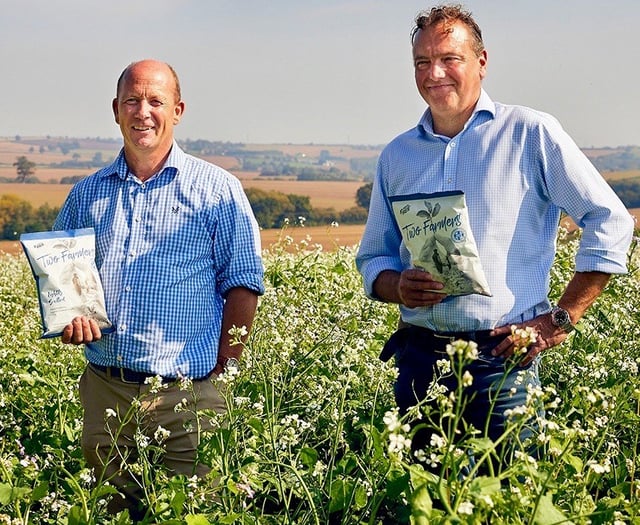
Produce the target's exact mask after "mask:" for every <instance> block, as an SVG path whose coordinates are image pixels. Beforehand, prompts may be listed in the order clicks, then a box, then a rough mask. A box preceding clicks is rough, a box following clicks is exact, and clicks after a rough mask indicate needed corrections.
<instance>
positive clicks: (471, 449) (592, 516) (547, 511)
mask: <svg viewBox="0 0 640 525" xmlns="http://www.w3.org/2000/svg"><path fill="white" fill-rule="evenodd" d="M576 243H577V239H573V238H566V237H565V236H564V235H561V238H560V240H559V255H558V258H557V261H556V264H555V265H554V271H553V274H552V286H553V290H552V294H553V295H554V297H557V295H558V294H559V293H560V290H561V289H562V287H563V286H564V284H565V283H566V282H567V280H568V279H569V278H570V276H571V274H572V260H573V255H574V254H575V249H576ZM354 255H355V253H354V250H353V249H345V248H337V249H336V250H335V251H333V252H323V251H322V249H321V248H320V247H316V246H313V245H311V244H310V242H304V243H301V244H299V245H295V244H292V243H291V241H290V239H289V238H288V237H287V236H286V231H284V232H283V240H282V242H281V243H280V244H278V245H276V246H274V247H273V248H272V249H271V250H270V251H268V252H265V258H264V260H265V268H266V277H265V283H266V294H265V295H264V296H263V297H262V298H261V302H260V306H259V310H258V315H257V318H256V320H255V325H254V330H253V331H252V335H251V337H250V339H249V341H248V342H247V345H246V348H245V351H244V354H243V368H242V370H241V371H240V372H231V371H230V372H229V373H227V374H225V375H224V376H221V378H220V379H219V380H218V385H219V387H220V389H221V391H222V392H223V395H224V398H225V400H226V403H227V411H226V413H225V414H222V415H213V414H212V415H211V418H212V419H213V420H214V422H216V423H218V424H219V426H218V429H217V430H216V431H215V432H213V433H211V434H209V435H207V436H206V438H205V439H204V442H203V444H202V448H201V454H202V458H203V460H204V461H205V462H207V463H208V464H210V465H211V467H212V473H211V475H210V476H209V477H207V478H204V479H201V480H193V479H187V478H184V477H173V478H171V477H168V476H167V475H166V473H163V472H162V471H161V469H157V468H156V471H155V475H154V476H149V477H146V476H145V481H144V483H145V487H144V488H145V493H146V494H147V498H148V499H147V503H148V504H149V506H150V508H151V509H152V513H153V516H149V518H148V520H147V521H146V522H158V523H176V524H199V523H221V524H223V523H227V524H255V525H263V524H264V525H270V524H280V523H289V524H294V523H296V524H305V525H307V524H316V523H322V524H328V523H331V524H344V525H360V524H372V525H377V524H387V523H414V524H444V523H447V524H449V523H461V524H483V523H487V524H489V523H490V524H514V525H515V524H522V523H527V524H534V523H536V524H549V525H550V524H552V523H560V522H564V523H580V524H582V523H584V524H586V523H620V524H622V523H638V521H639V520H640V499H639V498H640V486H639V485H638V472H639V467H640V459H639V458H638V449H639V446H638V445H639V443H638V439H639V438H638V431H637V429H638V425H639V424H640V377H639V374H638V368H639V366H640V347H638V345H637V344H636V342H637V341H638V340H640V322H639V321H640V319H639V312H638V307H637V305H638V304H639V300H640V284H639V282H638V279H637V273H636V271H635V268H636V267H637V265H636V260H635V259H636V256H635V254H634V253H633V252H631V253H630V260H631V268H632V269H633V271H632V272H631V273H630V274H628V275H625V276H618V277H616V278H614V279H613V280H612V282H611V284H610V286H609V287H608V288H607V290H606V291H605V293H604V294H603V296H602V297H601V298H600V299H599V300H598V302H597V303H596V305H595V306H594V307H593V308H592V309H591V310H590V311H589V313H588V315H587V316H586V317H585V318H584V319H583V320H582V321H581V322H580V323H579V325H578V327H577V330H576V332H575V333H574V335H572V337H571V338H570V339H569V340H568V341H567V342H565V343H564V344H563V345H561V346H560V347H557V348H554V349H553V350H550V351H548V352H546V353H545V354H544V356H543V358H542V363H541V377H542V380H543V388H541V389H540V390H539V391H532V392H531V405H530V403H529V402H528V403H527V405H525V406H524V407H522V411H521V412H519V413H518V414H516V413H514V414H513V417H512V424H511V425H510V426H509V428H508V429H507V430H506V432H505V435H504V436H503V437H501V438H500V439H499V440H497V441H496V442H492V441H491V440H488V439H486V438H484V439H482V438H480V437H476V436H473V435H453V434H452V433H451V430H450V429H452V428H456V424H455V423H456V418H457V417H459V416H457V415H456V414H459V413H460V412H459V409H460V407H461V404H463V403H465V393H464V389H460V390H459V391H457V392H456V393H455V394H456V395H455V396H450V395H448V393H445V394H444V396H443V397H437V396H442V393H439V392H438V390H437V389H434V390H433V391H431V393H430V395H432V396H435V398H437V399H439V400H440V401H439V402H440V403H441V406H443V407H446V408H447V410H445V411H443V412H442V413H441V414H439V415H438V416H437V417H436V416H435V415H434V414H432V413H430V412H428V411H426V410H424V411H423V415H424V418H425V419H424V424H425V425H430V428H431V431H432V432H433V434H432V438H431V442H430V445H429V447H428V449H426V450H424V453H423V454H422V455H421V456H420V458H412V457H411V456H410V454H409V449H408V446H409V443H410V440H411V438H412V432H413V430H411V429H410V428H409V427H408V425H407V424H406V422H405V421H403V420H402V419H401V418H399V417H398V415H397V412H396V411H395V409H394V405H395V404H394V401H393V393H392V384H393V381H394V377H395V370H394V368H393V366H392V364H391V363H387V364H383V363H381V362H380V361H379V360H378V358H377V355H378V353H379V351H380V349H381V347H382V345H383V344H384V341H385V340H386V339H387V337H388V336H389V335H390V333H391V332H392V331H393V329H394V327H395V325H396V323H397V310H396V308H395V307H393V306H390V305H385V304H382V303H378V302H375V301H371V300H369V299H367V298H366V297H364V295H363V293H362V290H361V282H360V277H359V276H358V274H357V272H356V270H355V267H354V262H353V260H354ZM0 264H1V265H2V272H1V273H0V352H2V355H1V359H0V368H1V370H0V405H1V406H2V411H0V432H2V441H1V442H0V443H1V445H0V522H3V523H10V522H12V521H11V520H14V521H13V523H51V524H53V523H69V524H71V523H74V524H80V523H129V522H130V520H129V519H128V518H127V517H126V516H120V517H109V516H107V515H106V513H105V500H106V499H108V498H109V497H110V494H111V493H112V492H113V488H112V487H109V486H107V485H104V484H101V485H98V486H93V485H92V483H91V481H92V480H91V476H90V473H89V472H88V471H87V469H86V466H85V464H84V461H83V459H82V458H81V457H80V453H79V447H78V446H77V444H78V442H79V438H80V430H81V429H80V424H79V421H80V404H79V400H78V397H77V396H78V393H77V386H76V381H77V377H78V376H79V374H80V373H81V370H82V368H83V357H82V355H81V351H80V350H79V349H78V348H75V347H68V346H65V345H62V344H60V343H59V342H58V341H56V340H38V339H37V338H38V336H39V334H40V326H39V313H38V306H37V303H36V300H35V290H34V285H33V279H32V277H31V275H30V271H29V269H28V266H27V264H26V262H25V261H24V259H23V258H18V257H9V256H5V257H3V258H2V259H1V260H0ZM451 348H452V352H451V355H450V356H449V358H448V359H449V361H448V362H449V366H450V369H451V371H452V372H451V373H460V371H461V370H462V368H461V366H462V364H463V363H464V362H465V360H466V359H472V358H473V353H472V352H471V350H472V346H471V345H467V344H466V343H465V342H460V343H457V344H456V345H453V346H452V347H451ZM445 362H446V360H445ZM443 373H444V372H443ZM535 403H543V404H544V405H545V409H546V415H545V417H544V418H543V419H542V420H541V421H540V424H541V426H542V433H541V434H540V436H539V438H538V441H537V443H538V444H539V445H541V446H544V447H545V453H544V454H543V455H542V456H541V457H538V458H534V457H530V456H529V454H528V453H527V450H529V449H528V448H527V447H526V444H525V443H522V444H521V445H522V446H521V447H520V448H519V449H517V451H518V453H517V454H516V457H515V458H514V459H513V461H512V462H511V463H509V464H508V465H506V466H501V467H500V466H498V467H496V466H495V462H494V461H493V459H494V458H496V457H497V456H498V454H499V445H500V442H502V441H505V442H506V441H507V440H511V441H512V442H513V441H514V437H515V436H518V435H519V432H518V430H519V428H520V427H521V425H522V424H523V422H524V420H525V416H526V415H527V413H528V411H529V410H530V409H531V406H533V404H535ZM417 410H419V409H417ZM515 443H516V445H518V442H517V439H516V440H515ZM153 450H156V449H155V448H154V449H153ZM158 450H159V449H158ZM147 458H148V462H149V465H151V463H152V462H153V458H152V457H151V456H150V455H149V454H147ZM149 465H147V466H145V467H144V468H145V472H151V471H150V470H148V469H149Z"/></svg>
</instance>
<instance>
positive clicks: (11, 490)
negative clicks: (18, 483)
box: [0, 483, 31, 505]
mask: <svg viewBox="0 0 640 525" xmlns="http://www.w3.org/2000/svg"><path fill="white" fill-rule="evenodd" d="M30 492H31V489H30V488H29V487H12V486H11V485H9V484H8V483H0V504H1V505H8V504H9V503H13V502H14V501H18V500H20V499H23V498H24V497H25V496H26V495H28V494H29V493H30Z"/></svg>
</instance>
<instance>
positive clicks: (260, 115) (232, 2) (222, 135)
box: [0, 0, 640, 147]
mask: <svg viewBox="0 0 640 525" xmlns="http://www.w3.org/2000/svg"><path fill="white" fill-rule="evenodd" d="M431 5H433V4H431V3H427V2H422V1H414V0H398V1H395V0H394V1H391V0H342V1H338V0H154V1H151V0H139V1H138V2H131V1H130V0H108V1H95V0H56V1H55V2H52V1H51V0H0V8H1V10H2V16H0V63H1V64H2V88H1V89H2V95H3V96H2V97H0V99H1V102H0V136H8V137H11V136H14V135H16V134H19V135H22V136H30V135H53V136H69V137H86V136H90V137H95V136H100V137H118V136H119V130H118V128H117V126H116V124H115V123H114V122H113V118H112V115H111V109H110V106H111V99H112V98H113V96H114V91H115V81H116V78H117V77H118V75H119V74H120V72H121V70H122V69H123V68H124V67H125V66H126V65H127V64H128V63H130V62H131V61H133V60H137V59H141V58H158V59H161V60H165V61H168V62H170V63H171V64H172V65H173V66H174V67H175V69H176V70H177V72H178V74H179V75H180V78H181V82H182V88H183V98H184V100H185V102H186V105H187V109H186V113H185V116H184V119H183V121H182V122H181V123H180V125H179V127H178V128H177V136H178V137H179V138H191V139H196V138H202V139H208V140H223V141H227V140H228V141H241V142H253V143H263V142H278V143H310V142H313V143H318V144H320V143H324V144H330V143H351V144H384V143H386V142H388V141H389V140H391V139H392V138H393V137H394V136H395V135H397V134H398V133H400V132H402V131H404V130H406V129H408V128H410V127H412V126H413V125H415V123H416V122H417V120H418V118H419V117H420V115H421V113H422V112H423V110H424V108H425V105H424V102H423V101H422V99H421V98H420V97H419V95H418V93H417V90H416V88H415V84H414V81H413V72H412V64H411V48H410V44H409V32H410V30H411V27H412V21H413V18H414V15H415V14H416V13H417V12H418V11H419V10H420V9H424V8H428V7H430V6H431ZM465 5H466V6H467V7H468V8H469V9H470V10H471V11H472V12H473V13H474V15H475V17H476V20H477V21H478V23H479V24H480V26H481V28H482V30H483V33H484V39H485V45H486V47H487V50H488V53H489V64H488V76H487V78H486V80H485V84H484V85H485V88H486V89H487V91H488V92H489V94H490V95H491V96H492V97H493V98H494V99H495V100H498V101H501V102H505V103H513V104H523V105H527V106H531V107H534V108H536V109H540V110H543V111H548V112H550V113H552V114H553V115H555V116H556V117H557V118H558V119H559V120H560V121H561V122H562V124H563V125H564V127H565V128H566V129H567V131H569V133H570V134H571V135H572V136H573V137H574V139H575V140H576V142H577V143H578V144H579V145H580V146H582V147H592V146H618V145H629V144H634V145H640V122H639V120H640V118H639V117H640V106H639V105H638V98H639V97H638V95H639V93H640V63H639V62H640V60H639V59H640V44H639V43H638V42H639V41H640V39H639V38H638V31H639V30H638V27H639V26H640V2H639V1H638V0H612V1H599V0H535V1H534V0H470V1H468V2H465Z"/></svg>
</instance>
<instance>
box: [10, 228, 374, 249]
mask: <svg viewBox="0 0 640 525" xmlns="http://www.w3.org/2000/svg"><path fill="white" fill-rule="evenodd" d="M363 231H364V224H346V225H344V226H338V227H336V228H334V227H331V226H309V227H307V226H305V227H304V228H302V227H290V228H287V229H286V230H262V232H261V234H260V237H261V239H262V248H263V249H265V250H267V249H269V248H270V247H271V246H272V245H273V244H274V243H276V242H278V241H279V240H281V239H283V238H284V237H290V238H291V239H292V240H293V244H296V245H298V246H299V245H300V243H301V242H302V241H306V242H308V243H309V245H311V244H320V245H322V248H323V250H325V251H331V250H334V249H336V247H342V246H354V245H355V244H358V242H360V237H361V236H362V232H363ZM0 253H10V254H21V253H22V246H21V245H20V242H19V241H0Z"/></svg>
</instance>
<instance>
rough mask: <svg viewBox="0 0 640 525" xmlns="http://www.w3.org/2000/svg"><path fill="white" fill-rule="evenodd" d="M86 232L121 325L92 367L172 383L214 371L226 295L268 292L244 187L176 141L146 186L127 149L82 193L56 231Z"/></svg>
mask: <svg viewBox="0 0 640 525" xmlns="http://www.w3.org/2000/svg"><path fill="white" fill-rule="evenodd" d="M87 227H92V228H94V229H95V232H96V264H97V266H98V269H99V271H100V276H101V279H102V284H103V287H104V291H105V301H106V307H107V313H108V315H109V318H110V320H111V321H112V322H113V324H114V326H115V331H114V332H112V333H109V334H104V335H103V337H102V339H101V340H100V341H97V342H94V343H91V344H88V345H87V346H86V348H85V354H86V357H87V359H88V361H89V362H91V363H95V364H98V365H103V366H117V367H125V368H131V369H133V370H137V371H140V372H148V373H152V374H159V375H162V376H169V377H176V376H177V375H178V374H180V375H183V376H187V377H192V378H198V377H202V376H204V375H206V374H207V373H209V371H210V370H212V369H213V368H214V367H215V364H216V359H217V354H218V345H219V339H220V329H221V321H222V308H223V305H224V297H225V295H226V293H227V292H228V291H229V290H230V289H232V288H235V287H243V288H247V289H250V290H253V291H254V292H256V293H258V294H261V293H263V292H264V287H263V267H262V261H261V257H260V251H261V248H260V236H259V231H258V226H257V223H256V221H255V218H254V216H253V212H252V211H251V207H250V205H249V202H248V200H247V198H246V196H245V194H244V191H243V190H242V187H241V185H240V182H239V181H238V180H237V179H236V178H235V177H233V176H232V175H231V174H229V173H228V172H226V171H224V170H223V169H221V168H219V167H217V166H214V165H212V164H209V163H208V162H205V161H203V160H201V159H197V158H195V157H193V156H191V155H187V154H186V153H184V152H183V151H182V150H181V149H180V148H179V147H178V145H177V144H175V143H174V145H173V147H172V150H171V153H170V155H169V157H168V159H167V161H166V162H165V165H164V167H163V168H162V169H161V170H160V171H159V172H158V173H157V174H156V175H154V176H153V177H152V178H150V179H148V180H147V181H145V182H141V181H140V180H139V179H138V178H136V177H135V176H133V175H132V174H131V173H130V172H129V170H128V167H127V163H126V160H125V158H124V153H123V151H121V152H120V155H119V156H118V158H117V159H116V160H115V162H114V163H113V164H111V165H110V166H107V167H106V168H104V169H102V170H100V171H98V172H97V173H95V174H93V175H91V176H89V177H87V178H86V179H83V180H82V181H80V182H78V183H77V184H76V185H75V186H74V187H73V189H72V190H71V192H70V194H69V196H68V198H67V200H66V202H65V204H64V206H63V208H62V210H61V211H60V214H59V216H58V218H57V220H56V222H55V225H54V229H56V230H66V229H76V228H87Z"/></svg>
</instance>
